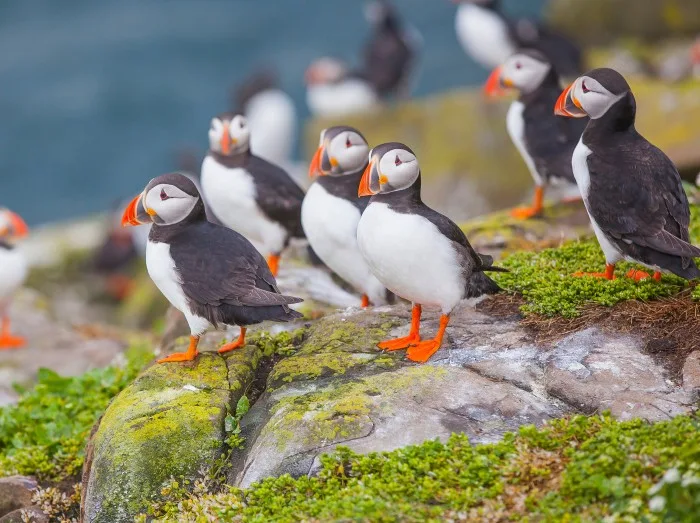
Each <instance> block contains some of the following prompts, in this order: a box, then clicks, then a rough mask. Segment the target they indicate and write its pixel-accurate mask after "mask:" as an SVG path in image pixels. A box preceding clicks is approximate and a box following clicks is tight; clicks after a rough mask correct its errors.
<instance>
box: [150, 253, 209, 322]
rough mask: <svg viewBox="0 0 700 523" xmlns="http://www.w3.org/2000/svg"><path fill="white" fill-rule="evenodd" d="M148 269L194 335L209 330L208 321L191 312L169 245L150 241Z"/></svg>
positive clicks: (157, 285) (159, 288) (160, 289)
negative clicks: (183, 317)
mask: <svg viewBox="0 0 700 523" xmlns="http://www.w3.org/2000/svg"><path fill="white" fill-rule="evenodd" d="M146 269H147V270H148V275H149V276H150V277H151V280H153V283H155V284H156V287H158V290H159V291H160V292H161V293H163V296H165V298H166V299H167V300H168V301H169V302H170V304H171V305H172V306H173V307H175V308H176V309H177V310H179V311H180V312H181V313H183V314H184V315H185V318H186V319H187V323H188V324H189V326H190V330H191V332H192V334H193V335H200V334H202V333H203V332H204V331H205V330H207V328H209V326H210V324H209V322H208V321H207V320H206V319H204V318H201V317H199V316H196V315H194V314H193V313H192V311H191V310H190V307H189V305H188V303H187V297H186V296H185V293H184V291H183V290H182V283H181V279H180V273H179V272H178V270H177V268H176V267H175V261H174V260H173V258H172V257H171V256H170V245H169V244H167V243H161V242H152V241H150V240H149V241H148V246H147V247H146Z"/></svg>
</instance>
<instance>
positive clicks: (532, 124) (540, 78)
mask: <svg viewBox="0 0 700 523" xmlns="http://www.w3.org/2000/svg"><path fill="white" fill-rule="evenodd" d="M508 88H513V89H517V90H518V92H519V93H520V96H519V98H518V99H517V100H515V101H513V103H511V105H510V109H509V110H508V116H507V117H506V127H507V129H508V134H509V135H510V138H511V140H512V141H513V144H514V145H515V147H516V148H517V149H518V152H519V153H520V155H521V156H522V158H523V160H524V161H525V164H526V165H527V167H528V169H529V170H530V174H531V175H532V178H533V180H534V181H535V197H534V201H533V203H532V206H531V207H523V208H518V209H514V210H513V212H512V214H513V216H514V217H516V218H520V219H526V218H531V217H533V216H537V215H539V214H541V213H542V210H543V208H544V191H545V187H546V186H547V185H549V184H550V183H553V182H554V183H564V184H567V185H568V186H569V187H570V188H571V189H573V191H575V192H574V194H575V195H577V196H578V195H579V193H578V189H577V186H576V178H575V177H574V172H573V169H572V166H571V157H572V155H573V152H574V149H575V148H576V145H577V144H578V142H579V139H580V138H581V134H582V133H583V130H584V129H585V127H586V123H587V121H585V120H578V119H564V118H558V117H557V116H555V115H554V113H553V112H552V107H553V106H554V104H555V103H556V101H557V99H558V98H559V95H560V94H561V85H560V80H559V75H558V74H557V72H556V70H555V68H554V67H553V66H552V64H551V63H550V62H549V60H547V57H546V56H545V55H543V54H542V53H540V52H539V51H535V50H528V49H521V50H520V51H518V52H517V53H515V54H514V55H512V56H511V57H509V58H508V59H507V60H506V61H505V62H504V63H503V65H501V66H499V67H497V68H496V69H494V71H493V73H491V76H490V77H489V79H488V80H487V82H486V85H485V87H484V90H485V92H486V94H487V95H488V96H492V97H495V96H500V95H501V94H504V93H505V89H508Z"/></svg>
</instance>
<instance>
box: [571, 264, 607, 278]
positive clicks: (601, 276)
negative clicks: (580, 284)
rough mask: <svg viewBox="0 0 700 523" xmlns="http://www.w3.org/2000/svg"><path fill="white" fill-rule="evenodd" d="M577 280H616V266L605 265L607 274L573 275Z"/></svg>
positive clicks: (585, 273)
mask: <svg viewBox="0 0 700 523" xmlns="http://www.w3.org/2000/svg"><path fill="white" fill-rule="evenodd" d="M572 276H573V277H575V278H583V277H586V276H589V277H591V278H604V279H606V280H614V279H615V264H612V263H609V264H606V265H605V272H575V273H573V274H572Z"/></svg>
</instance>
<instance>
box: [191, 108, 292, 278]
mask: <svg viewBox="0 0 700 523" xmlns="http://www.w3.org/2000/svg"><path fill="white" fill-rule="evenodd" d="M250 136H251V132H250V129H249V127H248V122H247V120H246V118H245V117H244V116H242V115H240V114H234V113H223V114H220V115H218V116H216V117H214V118H213V119H212V121H211V127H210V129H209V153H208V154H207V156H206V157H205V158H204V162H203V163H202V177H201V184H202V192H203V195H204V198H205V199H206V201H207V204H208V205H209V207H210V209H211V211H212V212H213V214H214V215H216V217H217V218H218V219H219V220H220V221H221V223H222V224H224V225H225V226H226V227H229V228H231V229H233V230H234V231H237V232H239V233H240V234H242V235H243V236H245V237H246V238H248V240H250V241H252V242H254V243H257V244H258V246H259V248H260V249H261V252H263V254H264V255H265V256H267V260H268V264H269V266H270V270H271V271H272V274H273V275H275V276H276V275H277V272H278V270H279V259H280V255H281V254H282V251H283V250H284V249H285V248H286V247H287V245H288V244H289V240H290V239H291V238H304V231H303V229H302V226H301V203H302V201H303V199H304V191H302V190H301V188H300V187H299V186H298V185H297V184H296V183H295V182H294V181H293V180H292V179H291V178H290V176H289V175H288V174H287V173H286V172H285V171H284V170H283V169H282V168H280V167H278V166H276V165H274V164H272V163H270V162H268V161H266V160H264V159H262V158H260V157H258V156H256V155H255V154H253V151H251V148H250Z"/></svg>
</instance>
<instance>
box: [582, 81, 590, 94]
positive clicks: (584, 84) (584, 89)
mask: <svg viewBox="0 0 700 523" xmlns="http://www.w3.org/2000/svg"><path fill="white" fill-rule="evenodd" d="M581 89H583V92H584V93H590V92H591V90H590V89H589V88H588V87H586V81H585V80H584V81H583V82H581Z"/></svg>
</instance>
